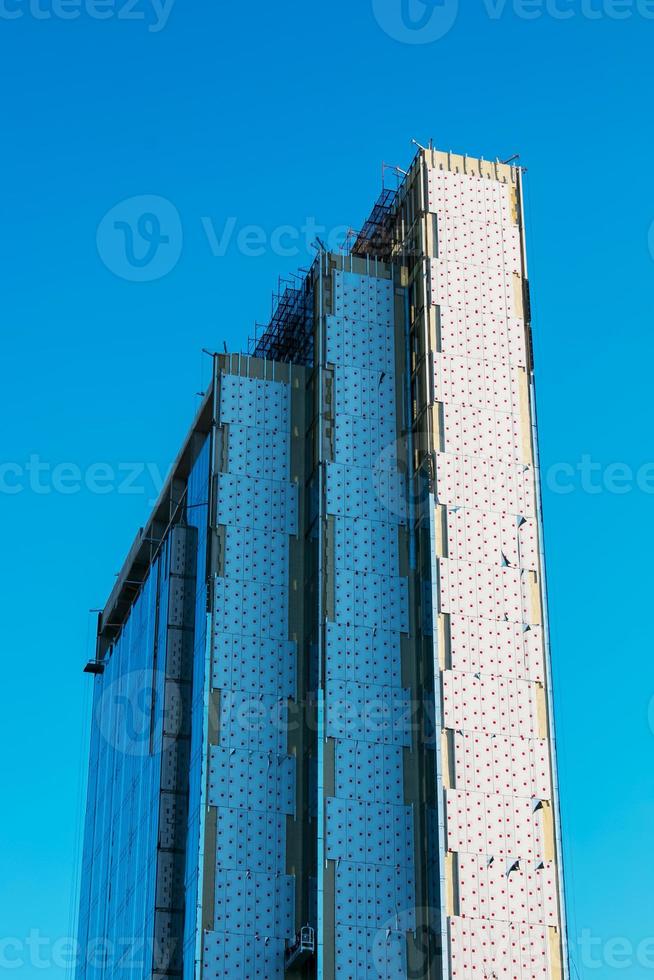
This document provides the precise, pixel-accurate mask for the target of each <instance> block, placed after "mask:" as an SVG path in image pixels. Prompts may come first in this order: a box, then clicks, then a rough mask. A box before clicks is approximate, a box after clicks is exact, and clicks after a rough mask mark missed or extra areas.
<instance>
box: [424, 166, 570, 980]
mask: <svg viewBox="0 0 654 980" xmlns="http://www.w3.org/2000/svg"><path fill="white" fill-rule="evenodd" d="M428 177H429V180H428V184H429V209H430V211H431V212H432V213H433V214H434V215H435V227H436V240H437V243H436V251H435V257H434V258H433V259H432V260H431V261H430V264H429V268H428V271H427V273H426V275H427V285H428V289H429V292H430V297H431V304H432V306H433V307H434V308H435V310H434V313H435V321H436V334H437V350H436V351H435V353H434V361H433V366H434V378H433V380H434V397H435V401H436V402H437V403H438V404H439V406H440V407H439V418H440V427H439V430H440V445H439V447H438V449H439V452H438V453H437V455H436V499H437V502H438V504H439V505H440V506H441V507H442V508H444V515H441V516H443V517H444V519H443V520H442V522H441V523H440V525H439V526H440V528H441V531H442V536H441V540H442V541H443V546H442V554H443V557H441V558H439V561H438V572H439V581H438V593H439V613H441V614H442V616H441V625H442V628H443V629H444V630H445V634H446V642H445V648H446V662H445V669H444V670H443V672H442V692H443V718H444V726H445V728H446V729H447V730H449V732H450V734H449V738H448V746H449V753H450V754H451V758H450V759H449V772H450V776H449V783H450V786H451V788H449V789H447V790H446V846H447V849H448V850H449V851H450V852H451V853H452V866H451V867H452V874H453V876H454V881H453V894H454V898H453V903H454V908H453V909H451V911H454V913H455V914H454V915H453V916H452V917H451V919H450V925H449V929H450V953H451V966H452V976H453V977H454V978H463V977H465V978H468V977H479V978H485V977H496V978H503V980H504V978H506V980H527V978H530V980H533V978H540V977H548V976H550V974H551V965H550V956H551V953H550V946H549V939H548V932H547V930H548V929H550V928H556V927H558V925H559V909H558V893H557V871H556V866H555V864H554V863H553V862H551V861H549V860H546V859H545V857H546V854H549V853H550V850H551V847H550V841H549V838H548V837H547V835H548V834H549V833H550V822H549V818H550V816H551V796H552V774H551V763H550V748H549V742H548V731H547V727H546V725H547V722H546V711H545V710H544V708H545V706H546V700H545V696H544V695H545V692H544V688H543V685H544V683H545V652H544V642H543V628H542V625H541V611H540V608H539V605H540V603H539V598H538V597H539V585H538V583H539V577H540V553H539V540H538V521H537V515H536V506H535V496H536V494H535V470H534V461H533V455H532V446H531V428H532V419H531V412H530V403H529V401H530V400H529V377H528V375H527V343H526V329H525V322H524V319H523V318H522V317H523V304H522V287H523V284H522V254H521V241H520V229H519V227H518V225H517V224H516V222H515V214H516V212H515V198H514V196H513V195H512V191H511V186H510V185H504V184H501V183H500V182H499V181H496V180H490V179H487V178H481V177H476V176H473V175H470V174H456V173H450V172H448V171H442V170H440V171H439V170H431V171H430V172H429V175H428ZM438 519H439V521H440V517H439V518H438Z"/></svg>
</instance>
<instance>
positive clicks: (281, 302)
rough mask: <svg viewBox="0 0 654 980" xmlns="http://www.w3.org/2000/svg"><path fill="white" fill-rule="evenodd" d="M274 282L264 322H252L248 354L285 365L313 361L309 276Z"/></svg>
mask: <svg viewBox="0 0 654 980" xmlns="http://www.w3.org/2000/svg"><path fill="white" fill-rule="evenodd" d="M296 280H299V281H294V280H291V279H283V278H281V277H280V279H279V281H278V288H277V292H276V293H274V294H273V312H272V316H271V319H270V322H269V323H268V324H256V334H255V337H254V339H253V340H251V341H250V349H249V353H250V354H251V356H252V357H263V358H266V359H267V360H270V361H281V362H284V363H289V364H301V365H305V366H307V365H311V364H313V289H312V284H311V275H310V274H309V273H305V275H304V278H301V277H299V276H298V277H296Z"/></svg>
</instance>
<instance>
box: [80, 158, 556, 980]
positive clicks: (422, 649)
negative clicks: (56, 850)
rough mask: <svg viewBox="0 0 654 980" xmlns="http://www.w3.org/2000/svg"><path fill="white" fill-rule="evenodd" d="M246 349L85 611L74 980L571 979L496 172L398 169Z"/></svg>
mask: <svg viewBox="0 0 654 980" xmlns="http://www.w3.org/2000/svg"><path fill="white" fill-rule="evenodd" d="M250 354H251V356H249V355H248V356H246V355H241V354H233V355H226V354H225V355H223V354H216V355H214V357H213V379H212V383H211V386H210V389H209V391H208V392H207V394H206V397H205V398H204V401H203V403H202V405H201V407H200V409H199V412H198V414H197V417H196V419H195V421H194V423H193V425H192V427H191V431H190V433H189V436H188V438H187V440H186V441H185V443H184V445H183V447H182V449H181V452H180V454H179V456H178V458H177V460H176V462H175V464H174V467H173V470H172V473H171V476H170V478H169V480H168V482H167V484H166V486H165V488H164V490H163V492H162V494H161V496H160V499H159V501H158V503H157V505H156V506H155V508H154V511H153V513H152V515H151V517H150V519H149V521H148V523H147V525H146V526H145V527H144V528H143V529H142V530H141V531H139V533H138V535H137V537H136V540H135V542H134V545H133V547H132V549H131V551H130V553H129V555H128V556H127V559H126V561H125V565H124V567H123V570H122V572H121V574H120V576H119V578H118V580H117V582H116V586H115V588H114V590H113V592H112V594H111V596H110V598H109V600H108V602H107V604H106V607H105V609H104V611H103V612H102V614H101V615H100V617H99V627H98V640H97V654H96V659H95V660H94V661H92V662H91V663H90V664H89V665H88V667H87V670H88V671H89V672H90V673H92V674H93V675H94V680H93V683H94V685H95V692H94V707H93V718H94V723H93V734H92V745H91V764H90V777H89V792H88V812H87V821H86V833H85V847H84V862H83V874H82V893H81V913H80V925H79V939H80V943H81V947H82V950H83V952H84V951H87V950H89V949H91V950H92V955H83V956H82V961H81V963H80V968H79V971H78V976H79V980H100V978H102V980H107V978H114V977H119V976H126V975H128V976H129V977H130V978H137V977H138V978H141V977H148V978H149V977H153V978H156V980H163V978H164V977H182V978H183V980H191V978H198V980H200V978H201V980H214V978H222V977H225V978H229V980H231V978H238V980H253V978H261V980H281V978H283V977H297V978H300V977H317V978H320V980H364V978H365V980H368V978H384V980H395V978H402V977H413V978H419V977H420V978H421V977H425V978H429V980H447V978H452V980H464V978H465V980H467V978H476V980H489V978H495V980H536V978H543V980H545V978H552V980H556V978H563V977H566V976H567V966H566V952H565V950H566V942H565V925H564V922H565V914H564V908H563V887H562V870H561V842H560V833H559V817H558V801H557V784H556V765H555V748H554V733H553V715H552V700H551V680H550V659H549V650H548V633H547V616H546V601H545V580H544V570H543V554H542V534H541V525H540V501H539V481H538V446H537V433H536V420H535V407H534V388H533V365H532V345H531V328H530V303H529V288H528V276H527V265H526V258H525V239H524V218H523V208H522V173H521V170H520V169H519V168H518V167H515V166H510V165H508V164H501V163H499V162H496V163H489V162H485V161H483V160H477V159H471V158H469V157H463V156H455V155H453V154H449V153H441V152H437V151H435V150H433V149H432V148H429V149H426V150H420V152H419V153H418V155H417V156H416V158H415V160H414V161H413V163H412V165H411V168H410V170H409V171H408V173H407V174H405V175H404V176H403V178H402V180H401V182H400V185H399V187H398V188H397V190H393V191H390V190H388V189H387V190H385V191H384V192H383V194H382V196H381V197H380V199H379V200H378V202H377V204H376V205H375V207H374V209H373V211H372V213H371V216H370V219H369V220H368V222H367V223H366V225H365V227H364V228H363V230H362V231H361V232H360V233H359V234H358V235H357V236H356V237H353V239H352V240H351V242H350V245H349V248H348V249H347V250H343V253H342V254H330V253H328V252H326V251H324V250H322V249H320V250H319V251H318V254H317V256H316V259H315V262H314V263H313V265H312V267H311V269H310V270H309V272H308V274H307V275H306V276H305V277H300V278H299V279H298V280H297V281H296V282H295V283H289V284H288V285H286V286H285V287H284V288H283V289H282V290H280V295H279V297H278V303H277V306H276V310H275V313H274V315H273V317H272V320H271V322H270V324H269V325H268V327H267V328H266V329H265V331H264V332H263V333H261V334H260V335H259V336H258V337H257V339H256V341H255V342H254V345H253V346H252V348H251V351H250ZM98 943H100V944H101V947H100V949H101V952H98V945H97V944H98ZM123 947H129V949H123Z"/></svg>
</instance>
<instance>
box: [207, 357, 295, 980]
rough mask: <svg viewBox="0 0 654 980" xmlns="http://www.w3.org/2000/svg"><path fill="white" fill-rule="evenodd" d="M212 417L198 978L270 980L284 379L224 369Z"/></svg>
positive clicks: (277, 959)
mask: <svg viewBox="0 0 654 980" xmlns="http://www.w3.org/2000/svg"><path fill="white" fill-rule="evenodd" d="M259 363H261V362H259ZM220 424H221V425H222V426H223V427H224V430H223V431H224V441H223V449H224V452H223V458H222V469H221V472H220V473H219V474H218V511H217V524H218V526H219V531H220V536H221V542H222V547H221V554H220V556H219V574H218V576H217V577H216V580H215V592H214V633H213V655H212V657H213V667H212V687H213V690H214V694H215V697H214V705H215V707H216V710H217V725H216V730H215V737H214V744H212V745H211V746H210V748H209V752H210V762H209V800H208V802H209V805H210V806H211V807H215V814H216V821H215V827H216V831H215V836H216V842H215V875H214V882H215V884H214V889H215V891H214V895H213V899H214V902H213V908H214V912H213V928H211V929H209V930H208V931H206V932H205V936H204V956H203V975H204V977H205V980H206V978H210V977H221V978H222V977H226V978H230V977H233V978H236V977H238V978H239V980H245V978H249V977H256V976H262V977H266V978H267V980H275V978H282V977H283V976H284V954H285V947H286V943H287V941H288V940H291V939H292V938H293V937H294V935H295V920H294V880H293V878H292V876H290V875H288V874H287V873H286V854H287V846H286V835H287V828H286V823H287V818H288V817H289V816H294V814H295V777H296V771H295V768H296V762H295V758H294V756H292V755H290V754H289V752H288V728H287V706H288V699H289V698H294V697H295V694H296V661H297V650H296V644H295V643H294V642H293V641H291V640H289V535H291V534H293V535H294V534H296V533H297V486H296V484H294V483H293V484H292V483H290V481H289V466H290V389H289V385H288V384H287V383H285V382H280V381H271V380H264V379H263V378H260V379H258V378H252V377H239V376H235V375H229V374H223V375H222V377H221V384H220Z"/></svg>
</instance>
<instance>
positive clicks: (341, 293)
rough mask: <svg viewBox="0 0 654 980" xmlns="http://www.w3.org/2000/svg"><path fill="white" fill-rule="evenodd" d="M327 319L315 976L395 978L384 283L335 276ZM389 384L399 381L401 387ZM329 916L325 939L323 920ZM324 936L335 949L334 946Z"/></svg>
mask: <svg viewBox="0 0 654 980" xmlns="http://www.w3.org/2000/svg"><path fill="white" fill-rule="evenodd" d="M330 287H331V313H329V314H328V315H326V317H325V334H326V337H325V365H324V371H325V379H324V384H325V388H326V391H325V399H324V401H325V407H326V408H329V407H330V408H331V412H330V415H331V423H330V428H331V432H330V434H329V445H328V447H325V457H326V462H325V500H326V513H325V515H324V526H325V544H324V563H323V582H324V593H325V598H324V616H325V621H324V677H323V685H324V700H325V709H326V710H325V730H324V759H323V769H322V776H323V780H322V784H323V793H324V796H323V799H322V800H319V805H320V806H324V808H325V842H324V854H323V855H322V859H323V860H324V861H325V864H326V869H325V873H324V877H325V888H324V895H323V901H324V906H325V913H324V914H325V935H324V937H323V940H324V944H325V950H324V976H325V978H328V977H335V978H337V980H346V978H347V980H352V978H355V980H356V978H358V980H362V978H367V977H370V976H384V977H385V976H388V977H391V976H393V977H402V976H406V970H407V967H406V934H407V932H408V931H409V930H410V929H413V928H414V926H415V880H414V871H415V869H414V840H413V833H414V820H413V811H412V808H411V807H410V806H407V805H406V804H405V802H404V799H405V796H404V764H403V751H404V749H405V748H406V747H408V746H409V745H410V744H411V733H410V727H409V718H410V703H409V692H408V691H407V690H406V689H405V688H404V687H403V685H402V663H401V637H402V635H403V634H406V633H408V590H407V580H406V578H403V577H402V576H401V574H400V552H399V549H400V543H399V539H400V529H401V528H404V527H405V526H406V520H407V518H406V483H405V480H404V478H403V476H402V475H401V473H400V470H399V466H398V449H397V445H398V443H397V440H398V433H397V390H398V386H397V384H396V376H395V346H394V345H395V327H394V288H393V282H392V280H391V279H390V278H378V277H376V276H373V275H358V274H355V273H353V272H348V271H340V270H337V271H334V272H333V273H332V279H331V283H330ZM399 390H401V388H400V389H399ZM332 924H333V933H332V934H330V931H328V930H329V927H331V925H332ZM332 943H333V946H332Z"/></svg>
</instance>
